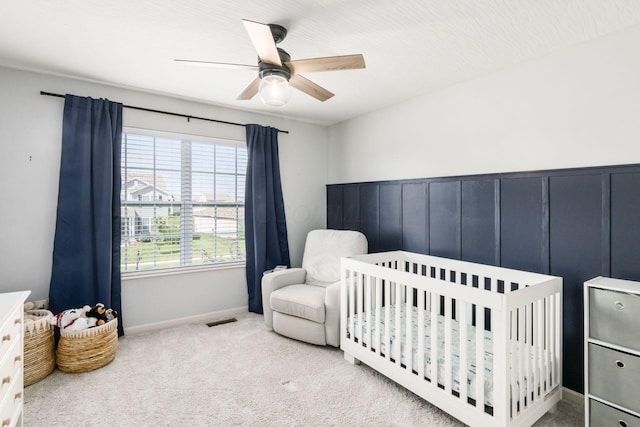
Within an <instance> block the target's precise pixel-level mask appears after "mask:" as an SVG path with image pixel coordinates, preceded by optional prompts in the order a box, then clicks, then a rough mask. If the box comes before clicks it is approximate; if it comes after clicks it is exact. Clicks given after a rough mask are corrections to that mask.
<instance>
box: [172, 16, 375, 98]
mask: <svg viewBox="0 0 640 427" xmlns="http://www.w3.org/2000/svg"><path fill="white" fill-rule="evenodd" d="M242 22H243V23H244V26H245V28H246V29H247V32H248V33H249V38H250V39H251V42H252V43H253V46H254V47H255V49H256V51H257V52H258V65H242V64H227V63H222V62H208V61H193V60H187V59H174V61H176V62H180V63H189V64H196V65H208V66H213V67H221V68H234V69H249V70H254V71H258V77H257V78H256V79H255V80H254V81H252V82H251V83H250V84H249V86H247V88H246V89H245V90H244V91H242V93H241V94H240V95H239V96H238V98H237V99H238V100H248V99H251V98H253V97H254V96H255V95H256V94H258V93H259V94H260V97H261V98H262V101H263V102H264V103H265V104H267V105H272V106H281V105H284V104H286V103H287V101H288V100H289V97H290V95H291V86H293V87H294V88H296V89H298V90H300V91H302V92H304V93H306V94H307V95H310V96H312V97H314V98H316V99H318V100H320V101H323V102H324V101H326V100H327V99H329V98H331V97H332V96H334V94H333V93H331V92H329V91H328V90H327V89H325V88H323V87H322V86H319V85H317V84H315V83H313V82H312V81H311V80H308V79H306V78H305V77H302V76H301V75H300V73H313V72H318V71H337V70H354V69H360V68H365V64H364V57H363V56H362V55H361V54H357V55H344V56H330V57H325V58H311V59H299V60H295V61H292V60H291V57H290V56H289V54H288V53H287V52H285V51H284V50H283V49H280V48H279V47H276V44H278V43H280V42H281V41H282V40H284V38H285V37H286V36H287V29H286V28H284V27H283V26H281V25H278V24H261V23H259V22H254V21H249V20H246V19H243V20H242Z"/></svg>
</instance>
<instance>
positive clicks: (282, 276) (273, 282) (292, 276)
mask: <svg viewBox="0 0 640 427" xmlns="http://www.w3.org/2000/svg"><path fill="white" fill-rule="evenodd" d="M306 278H307V271H306V270H305V269H304V268H289V269H287V270H281V271H274V272H273V273H268V274H265V275H264V276H262V283H261V285H262V312H263V313H264V323H265V324H266V325H267V327H268V328H269V329H273V310H271V303H270V302H269V299H270V298H271V292H273V291H276V290H278V289H280V288H282V287H284V286H288V285H296V284H300V283H304V281H305V279H306Z"/></svg>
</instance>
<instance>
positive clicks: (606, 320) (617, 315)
mask: <svg viewBox="0 0 640 427" xmlns="http://www.w3.org/2000/svg"><path fill="white" fill-rule="evenodd" d="M638 325H640V295H636V294H628V293H624V292H617V291H611V290H606V289H599V288H590V289H589V336H590V337H591V338H595V339H598V340H601V341H606V342H609V343H612V344H617V345H621V346H624V347H628V348H632V349H634V350H638V351H640V328H639V327H638Z"/></svg>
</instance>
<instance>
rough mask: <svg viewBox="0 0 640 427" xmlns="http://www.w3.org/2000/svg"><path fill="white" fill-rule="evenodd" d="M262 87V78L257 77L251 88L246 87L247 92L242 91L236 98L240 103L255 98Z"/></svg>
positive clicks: (250, 85)
mask: <svg viewBox="0 0 640 427" xmlns="http://www.w3.org/2000/svg"><path fill="white" fill-rule="evenodd" d="M259 87H260V77H256V79H255V80H254V81H252V82H251V83H250V84H249V86H247V87H246V89H245V90H243V91H242V93H241V94H240V95H238V97H237V98H236V99H237V100H238V101H246V100H248V99H251V98H253V97H254V96H255V95H256V93H258V88H259Z"/></svg>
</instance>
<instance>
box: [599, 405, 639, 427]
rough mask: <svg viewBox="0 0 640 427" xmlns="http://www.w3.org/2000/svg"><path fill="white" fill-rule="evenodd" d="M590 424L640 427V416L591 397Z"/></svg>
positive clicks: (612, 426) (613, 426)
mask: <svg viewBox="0 0 640 427" xmlns="http://www.w3.org/2000/svg"><path fill="white" fill-rule="evenodd" d="M589 425H590V426H593V427H600V426H603V427H605V426H611V427H640V418H638V417H636V416H635V415H631V414H627V413H626V412H624V411H620V410H618V409H616V408H614V407H612V406H609V405H605V404H604V403H601V402H598V401H597V400H593V399H589Z"/></svg>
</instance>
